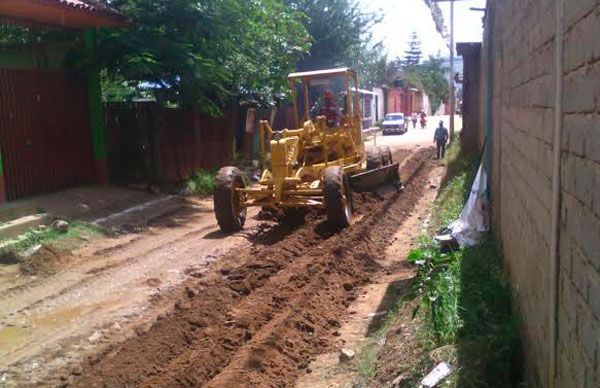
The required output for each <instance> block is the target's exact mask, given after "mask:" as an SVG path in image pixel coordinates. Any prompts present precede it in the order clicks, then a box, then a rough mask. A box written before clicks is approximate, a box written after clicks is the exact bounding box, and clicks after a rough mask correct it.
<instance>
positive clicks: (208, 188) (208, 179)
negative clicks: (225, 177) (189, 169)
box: [185, 169, 216, 195]
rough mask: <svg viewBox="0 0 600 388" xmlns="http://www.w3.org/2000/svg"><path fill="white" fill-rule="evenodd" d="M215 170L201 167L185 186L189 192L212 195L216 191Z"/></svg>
mask: <svg viewBox="0 0 600 388" xmlns="http://www.w3.org/2000/svg"><path fill="white" fill-rule="evenodd" d="M215 175H216V171H214V170H204V169H199V170H198V171H196V172H195V173H194V174H193V175H192V176H190V178H189V179H188V180H187V182H186V184H185V186H186V189H187V191H188V192H189V193H191V194H196V195H211V194H213V193H214V191H215Z"/></svg>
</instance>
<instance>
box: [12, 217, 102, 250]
mask: <svg viewBox="0 0 600 388" xmlns="http://www.w3.org/2000/svg"><path fill="white" fill-rule="evenodd" d="M103 233H104V231H103V230H102V228H100V227H98V226H96V225H93V224H90V223H86V222H81V221H73V222H71V223H70V224H69V229H68V231H66V232H60V231H58V230H56V229H54V228H52V227H47V228H44V229H37V228H33V229H29V230H28V231H27V232H25V233H24V234H23V235H22V236H21V237H20V238H19V239H16V240H12V241H5V242H7V246H6V248H4V249H3V250H2V251H3V253H2V256H4V255H6V257H12V255H13V254H14V252H24V251H26V250H28V249H30V248H32V247H34V246H36V245H42V244H53V245H58V246H60V247H61V248H68V245H70V244H68V241H73V240H76V239H82V238H83V239H85V238H90V237H93V236H97V235H100V234H103ZM61 245H62V246H61Z"/></svg>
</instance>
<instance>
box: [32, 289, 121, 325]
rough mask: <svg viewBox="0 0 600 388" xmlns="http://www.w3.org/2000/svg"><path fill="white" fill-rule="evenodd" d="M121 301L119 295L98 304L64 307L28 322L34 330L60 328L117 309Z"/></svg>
mask: <svg viewBox="0 0 600 388" xmlns="http://www.w3.org/2000/svg"><path fill="white" fill-rule="evenodd" d="M123 301H124V298H123V297H122V296H120V295H119V296H117V297H116V298H111V299H108V300H105V301H102V302H98V303H93V304H88V305H79V306H73V307H66V308H63V309H60V310H55V311H51V312H49V313H46V314H32V315H31V316H29V317H28V320H29V322H30V323H31V325H32V326H33V327H34V328H43V327H52V326H60V325H65V324H67V323H70V322H72V321H75V320H79V319H81V318H82V317H85V315H87V314H89V313H92V312H94V311H96V310H106V311H110V310H113V309H115V308H119V307H120V306H121V304H122V303H123Z"/></svg>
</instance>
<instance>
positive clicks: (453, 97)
mask: <svg viewBox="0 0 600 388" xmlns="http://www.w3.org/2000/svg"><path fill="white" fill-rule="evenodd" d="M455 1H461V0H432V2H434V3H442V2H450V101H449V103H450V140H452V139H454V114H455V113H456V85H455V83H454V2H455Z"/></svg>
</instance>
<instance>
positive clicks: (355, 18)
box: [285, 0, 379, 70]
mask: <svg viewBox="0 0 600 388" xmlns="http://www.w3.org/2000/svg"><path fill="white" fill-rule="evenodd" d="M285 2H286V3H287V4H288V5H289V6H290V8H292V9H293V10H295V11H298V12H302V13H303V14H304V15H305V18H304V25H305V26H306V28H307V30H308V32H309V34H310V36H311V38H312V45H311V48H310V52H309V55H307V56H306V57H305V58H304V59H303V60H302V61H300V62H299V63H298V69H299V70H317V69H324V68H331V67H338V66H350V65H352V64H359V63H364V62H365V61H366V60H367V56H366V53H367V52H372V50H373V49H376V47H375V45H372V44H370V34H369V30H370V28H371V27H372V26H373V24H374V23H377V22H378V21H379V18H377V17H376V16H375V15H374V14H371V13H367V12H364V11H363V10H362V8H361V7H360V4H359V3H358V2H357V1H356V0H285Z"/></svg>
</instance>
